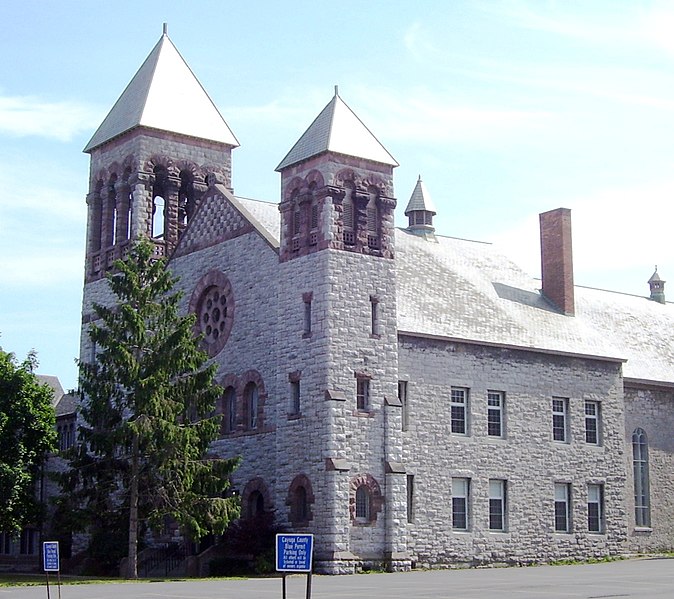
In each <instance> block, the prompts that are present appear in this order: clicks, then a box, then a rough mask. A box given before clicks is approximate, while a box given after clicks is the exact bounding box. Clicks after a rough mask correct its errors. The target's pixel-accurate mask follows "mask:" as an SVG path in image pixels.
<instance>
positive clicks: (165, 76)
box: [84, 33, 239, 152]
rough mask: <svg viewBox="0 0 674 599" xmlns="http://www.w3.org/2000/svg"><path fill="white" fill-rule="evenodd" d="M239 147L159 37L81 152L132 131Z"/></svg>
mask: <svg viewBox="0 0 674 599" xmlns="http://www.w3.org/2000/svg"><path fill="white" fill-rule="evenodd" d="M139 126H142V127H149V128H151V129H160V130H162V131H171V132H173V133H179V134H181V135H188V136H190V137H197V138H200V139H208V140H211V141H217V142H221V143H225V144H228V145H231V146H234V147H236V146H238V145H239V142H238V141H237V139H236V137H235V136H234V134H233V133H232V131H231V129H230V128H229V126H228V125H227V123H226V122H225V120H224V119H223V118H222V116H221V115H220V113H219V112H218V109H217V108H216V107H215V104H213V101H212V100H211V99H210V97H209V96H208V94H207V93H206V91H205V90H204V88H203V87H202V86H201V83H199V81H198V79H197V78H196V77H195V76H194V73H192V71H191V70H190V67H189V66H188V65H187V63H186V62H185V60H184V59H183V57H182V56H181V55H180V53H179V52H178V50H177V49H176V47H175V46H174V45H173V42H171V40H170V39H169V37H168V35H166V33H164V35H162V37H161V39H160V40H159V42H157V45H156V46H155V47H154V48H153V49H152V52H150V55H149V56H148V57H147V58H146V59H145V62H144V63H143V64H142V66H141V67H140V69H138V72H137V73H136V74H135V76H134V77H133V79H132V80H131V82H130V83H129V85H127V87H126V89H125V90H124V92H123V93H122V95H121V96H120V97H119V99H118V100H117V102H116V103H115V105H114V106H113V107H112V110H110V112H109V113H108V116H106V117H105V119H104V120H103V123H101V125H100V127H99V128H98V129H97V130H96V133H94V136H93V137H92V138H91V140H90V141H89V143H88V144H87V145H86V147H85V148H84V151H85V152H90V151H91V150H93V149H94V148H96V147H98V146H100V145H102V144H104V143H105V142H107V141H110V140H111V139H113V138H115V137H117V136H118V135H121V134H122V133H125V132H126V131H129V130H130V129H133V128H135V127H139Z"/></svg>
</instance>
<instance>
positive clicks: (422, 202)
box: [405, 175, 438, 214]
mask: <svg viewBox="0 0 674 599" xmlns="http://www.w3.org/2000/svg"><path fill="white" fill-rule="evenodd" d="M418 210H420V211H424V212H432V213H433V214H437V213H438V212H437V210H436V209H435V206H434V205H433V200H431V195H430V194H429V193H428V190H427V189H426V186H425V185H424V182H423V181H422V180H421V175H419V179H418V180H417V184H416V185H415V186H414V191H413V192H412V197H410V201H409V202H408V203H407V208H405V214H409V213H410V212H415V211H418Z"/></svg>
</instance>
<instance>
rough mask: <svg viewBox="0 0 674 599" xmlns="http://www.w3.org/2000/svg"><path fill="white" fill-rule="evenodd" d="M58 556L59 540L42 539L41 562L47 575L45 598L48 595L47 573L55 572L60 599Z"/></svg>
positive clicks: (59, 565)
mask: <svg viewBox="0 0 674 599" xmlns="http://www.w3.org/2000/svg"><path fill="white" fill-rule="evenodd" d="M60 561H61V560H60V558H59V542H58V541H44V542H43V543H42V564H43V566H44V572H45V575H46V576H47V599H50V597H49V573H50V572H56V576H57V580H58V590H59V599H61V564H60Z"/></svg>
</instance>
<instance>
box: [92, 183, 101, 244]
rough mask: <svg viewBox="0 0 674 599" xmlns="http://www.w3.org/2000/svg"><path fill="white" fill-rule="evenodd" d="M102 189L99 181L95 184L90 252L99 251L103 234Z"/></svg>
mask: <svg viewBox="0 0 674 599" xmlns="http://www.w3.org/2000/svg"><path fill="white" fill-rule="evenodd" d="M103 188H104V183H103V181H102V180H99V181H98V182H97V183H96V191H95V192H94V197H93V198H92V202H91V208H90V210H91V251H92V252H98V251H100V250H101V242H102V234H103V198H102V196H103Z"/></svg>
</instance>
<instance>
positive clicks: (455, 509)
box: [452, 478, 470, 530]
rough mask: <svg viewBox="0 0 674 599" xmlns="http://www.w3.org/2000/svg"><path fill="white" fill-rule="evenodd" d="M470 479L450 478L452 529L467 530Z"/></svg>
mask: <svg viewBox="0 0 674 599" xmlns="http://www.w3.org/2000/svg"><path fill="white" fill-rule="evenodd" d="M469 493H470V479H469V478H453V479H452V528H453V529H454V530H468V528H469V525H470V523H469V520H468V518H469V514H468V510H469V507H470V495H469Z"/></svg>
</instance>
